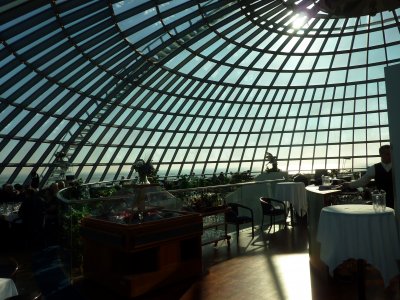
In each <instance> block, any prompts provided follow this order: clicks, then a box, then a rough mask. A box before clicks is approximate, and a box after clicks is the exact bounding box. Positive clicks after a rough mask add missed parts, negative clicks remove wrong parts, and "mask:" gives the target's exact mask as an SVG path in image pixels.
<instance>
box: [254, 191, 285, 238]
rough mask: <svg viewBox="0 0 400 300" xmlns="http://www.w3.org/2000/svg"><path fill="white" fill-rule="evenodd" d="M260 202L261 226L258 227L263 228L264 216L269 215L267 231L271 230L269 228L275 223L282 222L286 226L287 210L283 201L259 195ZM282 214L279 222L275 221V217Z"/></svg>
mask: <svg viewBox="0 0 400 300" xmlns="http://www.w3.org/2000/svg"><path fill="white" fill-rule="evenodd" d="M260 204H261V210H262V219H261V227H260V229H261V230H263V227H264V217H265V216H267V217H268V216H269V218H270V222H269V230H268V233H269V232H270V231H271V228H272V227H274V226H275V225H276V224H279V223H282V224H284V225H285V228H286V217H287V210H286V204H285V202H283V201H280V200H276V199H272V198H268V197H260ZM278 216H282V220H279V222H276V221H275V217H278Z"/></svg>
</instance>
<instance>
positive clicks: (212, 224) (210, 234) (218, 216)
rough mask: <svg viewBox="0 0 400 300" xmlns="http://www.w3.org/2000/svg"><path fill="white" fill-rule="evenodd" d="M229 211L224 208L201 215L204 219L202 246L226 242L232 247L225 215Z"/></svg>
mask: <svg viewBox="0 0 400 300" xmlns="http://www.w3.org/2000/svg"><path fill="white" fill-rule="evenodd" d="M228 210H229V208H226V207H224V208H218V209H214V210H211V211H208V212H202V213H201V216H202V217H203V235H202V238H201V243H202V245H207V244H211V243H214V245H217V243H218V241H221V240H226V241H227V243H228V246H230V239H231V236H230V235H228V226H227V224H226V219H225V213H226V212H227V211H228Z"/></svg>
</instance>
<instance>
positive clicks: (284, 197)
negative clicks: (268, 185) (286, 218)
mask: <svg viewBox="0 0 400 300" xmlns="http://www.w3.org/2000/svg"><path fill="white" fill-rule="evenodd" d="M275 198H276V199H277V200H281V201H287V202H289V203H290V214H291V223H292V224H293V208H294V210H295V211H296V213H297V214H299V215H300V216H302V217H303V216H304V215H305V214H306V213H307V198H306V189H305V186H304V183H303V182H280V183H277V184H276V190H275Z"/></svg>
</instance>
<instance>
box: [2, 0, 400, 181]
mask: <svg viewBox="0 0 400 300" xmlns="http://www.w3.org/2000/svg"><path fill="white" fill-rule="evenodd" d="M318 2H319V1H313V0H300V1H296V2H294V1H292V0H287V1H285V0H276V1H233V0H231V1H228V0H227V1H216V0H214V1H213V0H208V1H205V0H204V1H201V0H191V1H183V0H174V1H138V0H130V1H112V0H96V1H75V0H73V1H45V0H38V1H14V2H11V4H3V5H2V6H0V19H1V24H0V34H1V46H0V55H1V56H0V82H1V84H0V107H1V109H0V158H1V159H0V176H1V177H0V179H1V181H2V182H10V183H12V182H16V181H19V182H21V183H22V182H23V181H24V180H25V179H26V178H27V177H28V174H29V173H30V171H31V170H32V169H35V170H38V173H39V174H40V175H41V176H42V179H43V182H46V181H48V180H51V179H52V176H53V175H54V174H56V173H57V172H56V171H57V168H58V165H57V158H59V157H60V153H61V154H63V155H65V158H66V160H67V161H68V163H69V166H70V168H71V170H72V172H73V173H74V174H75V176H76V177H79V178H82V179H83V180H84V181H85V182H90V181H97V180H113V179H118V178H119V177H121V176H124V177H130V176H132V169H131V165H132V164H133V162H134V161H135V160H136V159H138V158H143V159H148V158H151V159H152V160H153V162H154V163H155V164H156V165H157V168H158V173H159V174H160V175H165V176H171V175H178V174H190V173H195V174H197V175H199V174H213V173H216V172H217V173H219V172H224V173H229V172H237V171H240V172H241V171H247V170H250V171H251V172H253V173H258V172H261V171H262V170H264V169H265V154H266V153H267V152H269V153H272V154H273V155H275V156H277V157H278V164H279V168H280V169H282V170H287V171H288V172H289V173H296V172H313V171H314V170H315V169H332V168H333V169H340V168H343V167H346V168H364V167H365V166H367V165H368V164H370V163H372V162H375V161H376V160H377V156H378V148H379V146H380V145H381V144H383V143H388V142H389V131H388V119H387V107H386V91H385V82H384V67H386V66H388V65H390V64H394V63H398V62H399V61H400V32H399V28H400V26H399V25H400V24H399V12H400V10H399V9H395V10H392V11H383V12H378V13H376V14H375V15H373V16H369V15H367V16H359V17H351V18H339V17H337V16H335V15H329V14H327V13H325V12H323V11H322V10H321V9H320V7H319V6H318ZM64 167H65V166H64Z"/></svg>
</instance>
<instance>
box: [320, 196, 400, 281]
mask: <svg viewBox="0 0 400 300" xmlns="http://www.w3.org/2000/svg"><path fill="white" fill-rule="evenodd" d="M317 240H318V241H319V242H320V243H321V250H320V258H321V260H322V261H323V262H324V263H325V264H326V265H327V266H328V267H329V272H330V273H331V274H333V271H334V270H335V268H336V267H337V266H338V265H340V264H341V263H342V262H343V261H345V260H347V259H349V258H354V259H364V260H366V261H367V262H368V263H369V264H371V265H373V266H374V267H376V268H377V269H378V270H379V271H380V272H381V275H382V278H383V280H384V283H385V286H387V285H388V284H389V282H390V280H391V279H392V278H393V277H395V276H396V275H398V274H399V269H398V267H397V260H399V259H400V242H399V238H398V234H397V227H396V219H395V216H394V210H393V209H391V208H386V210H385V212H378V213H376V212H375V211H374V209H373V207H372V205H362V204H348V205H332V206H327V207H324V208H323V209H322V211H321V215H320V218H319V224H318V233H317Z"/></svg>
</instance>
